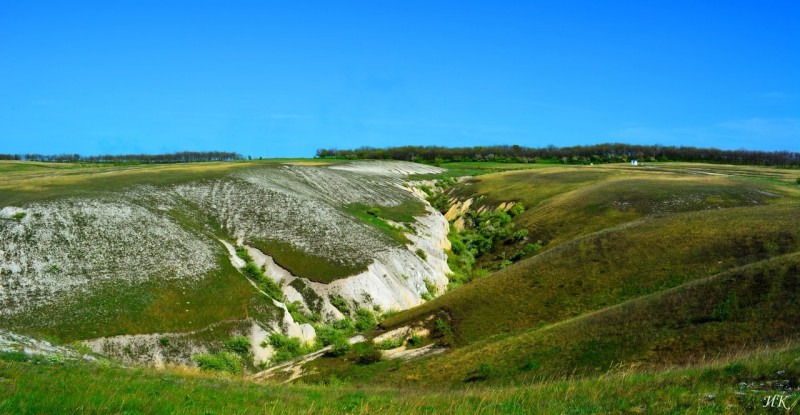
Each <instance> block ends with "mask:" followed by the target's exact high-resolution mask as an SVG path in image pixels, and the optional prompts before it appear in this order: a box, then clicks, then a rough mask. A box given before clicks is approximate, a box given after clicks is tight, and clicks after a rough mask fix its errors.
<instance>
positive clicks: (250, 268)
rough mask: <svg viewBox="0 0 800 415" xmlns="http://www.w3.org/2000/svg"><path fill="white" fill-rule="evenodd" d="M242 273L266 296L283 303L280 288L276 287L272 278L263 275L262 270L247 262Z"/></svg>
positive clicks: (253, 263) (276, 284)
mask: <svg viewBox="0 0 800 415" xmlns="http://www.w3.org/2000/svg"><path fill="white" fill-rule="evenodd" d="M242 272H243V273H244V275H246V276H247V277H248V278H250V279H252V280H253V281H255V282H256V284H258V288H260V289H261V290H262V291H264V292H265V293H267V295H269V296H270V297H272V298H274V299H276V300H278V301H281V302H282V301H284V298H283V290H281V287H280V286H279V285H278V283H276V282H275V281H273V280H272V278H270V277H268V276H267V275H266V274H264V270H263V269H261V268H260V267H259V266H258V265H256V263H255V262H252V261H251V262H248V263H247V265H245V266H244V268H242Z"/></svg>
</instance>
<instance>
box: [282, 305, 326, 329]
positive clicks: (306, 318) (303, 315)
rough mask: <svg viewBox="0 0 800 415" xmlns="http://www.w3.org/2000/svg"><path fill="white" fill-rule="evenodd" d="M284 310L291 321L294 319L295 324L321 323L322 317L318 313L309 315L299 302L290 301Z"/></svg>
mask: <svg viewBox="0 0 800 415" xmlns="http://www.w3.org/2000/svg"><path fill="white" fill-rule="evenodd" d="M286 309H287V310H289V314H291V315H292V319H294V321H295V322H297V323H300V324H303V323H308V324H314V323H319V322H321V321H322V315H321V314H320V313H310V314H309V313H307V312H305V311H304V310H303V305H302V304H301V303H300V301H292V302H291V303H287V304H286Z"/></svg>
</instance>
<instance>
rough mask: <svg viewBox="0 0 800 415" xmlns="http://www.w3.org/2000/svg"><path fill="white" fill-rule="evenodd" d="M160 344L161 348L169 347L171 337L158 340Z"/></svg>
mask: <svg viewBox="0 0 800 415" xmlns="http://www.w3.org/2000/svg"><path fill="white" fill-rule="evenodd" d="M158 344H160V345H161V347H167V346H169V337H166V336H164V337H162V338H160V339H158Z"/></svg>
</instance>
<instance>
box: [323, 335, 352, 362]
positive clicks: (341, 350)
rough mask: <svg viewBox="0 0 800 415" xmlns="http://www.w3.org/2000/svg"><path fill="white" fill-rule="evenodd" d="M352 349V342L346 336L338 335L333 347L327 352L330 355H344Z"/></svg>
mask: <svg viewBox="0 0 800 415" xmlns="http://www.w3.org/2000/svg"><path fill="white" fill-rule="evenodd" d="M349 350H350V342H349V341H348V340H347V338H345V337H341V338H339V337H337V338H336V339H335V340H334V342H333V344H332V347H331V350H329V351H328V352H327V355H329V356H334V357H338V356H344V355H345V353H347V352H348V351H349Z"/></svg>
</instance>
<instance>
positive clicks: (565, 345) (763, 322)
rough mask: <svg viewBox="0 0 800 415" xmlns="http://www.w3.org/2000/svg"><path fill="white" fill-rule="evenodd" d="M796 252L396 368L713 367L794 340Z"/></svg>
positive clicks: (432, 371)
mask: <svg viewBox="0 0 800 415" xmlns="http://www.w3.org/2000/svg"><path fill="white" fill-rule="evenodd" d="M798 321H800V253H795V254H789V255H786V256H781V257H777V258H773V259H769V260H765V261H762V262H758V263H756V264H752V265H747V266H744V267H740V268H736V269H733V270H730V271H726V272H723V273H721V274H717V275H715V276H713V277H710V278H706V279H701V280H697V281H692V282H689V283H686V284H684V285H681V286H679V287H676V288H674V289H670V290H666V291H662V292H658V293H655V294H652V295H649V296H644V297H640V298H637V299H634V300H631V301H628V302H625V303H622V304H620V305H617V306H613V307H610V308H607V309H603V310H600V311H597V312H594V313H588V314H584V315H581V316H580V317H576V318H574V319H568V320H564V321H560V322H558V323H555V324H552V325H549V326H546V327H543V328H540V329H532V330H528V331H525V332H523V333H521V334H514V335H508V336H502V337H498V338H492V339H487V340H483V341H480V342H477V343H475V344H473V345H470V346H468V347H465V348H461V349H456V350H455V351H453V352H452V353H450V354H449V355H447V356H445V357H441V358H434V359H428V360H426V361H420V362H417V363H416V364H410V365H407V366H405V367H403V368H402V369H401V370H400V371H399V372H398V373H397V374H396V375H394V376H398V377H401V378H402V377H403V376H407V375H408V373H425V374H426V376H425V380H426V381H429V382H432V383H440V382H450V381H456V382H458V381H463V380H468V379H470V377H471V376H475V374H476V373H478V371H479V368H480V367H481V365H484V366H485V367H490V368H491V369H492V370H491V375H490V376H491V377H496V378H498V379H503V378H505V379H509V378H516V379H517V381H535V380H537V379H541V378H549V377H561V376H564V375H574V374H579V375H587V374H598V373H602V372H605V371H606V370H608V369H610V368H612V367H613V366H615V365H619V364H624V365H632V364H633V365H639V367H638V369H637V370H642V369H644V368H646V367H651V368H661V367H669V366H673V365H687V364H696V363H701V362H703V361H706V360H713V359H715V358H717V357H718V356H725V355H728V354H736V353H737V352H740V351H742V350H750V349H753V348H758V347H761V346H765V345H771V344H782V343H783V342H786V341H792V340H796V339H798V336H799V335H800V325H798V324H797V323H798Z"/></svg>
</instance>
